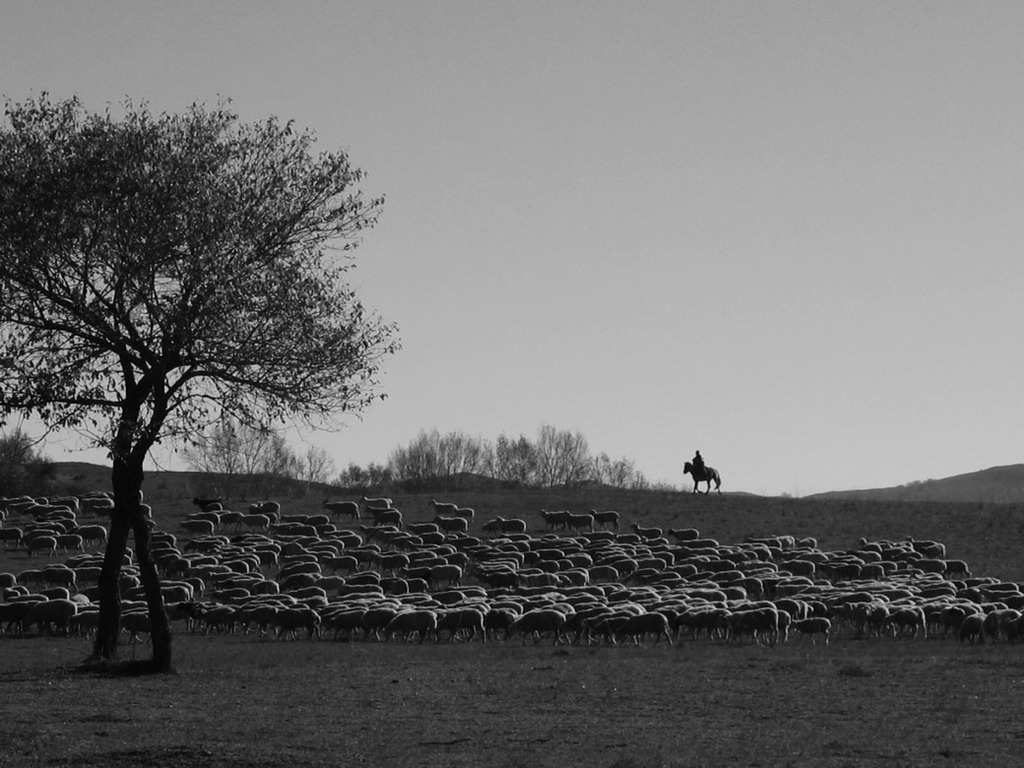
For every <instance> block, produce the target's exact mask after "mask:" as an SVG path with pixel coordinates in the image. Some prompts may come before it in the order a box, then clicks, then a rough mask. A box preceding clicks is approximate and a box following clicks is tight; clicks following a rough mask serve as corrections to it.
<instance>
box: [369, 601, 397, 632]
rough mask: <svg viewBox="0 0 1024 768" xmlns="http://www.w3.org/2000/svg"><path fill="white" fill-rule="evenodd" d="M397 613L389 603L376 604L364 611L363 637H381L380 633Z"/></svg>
mask: <svg viewBox="0 0 1024 768" xmlns="http://www.w3.org/2000/svg"><path fill="white" fill-rule="evenodd" d="M397 615H398V609H397V608H395V607H392V606H390V605H377V606H374V607H372V608H370V609H368V610H367V611H366V614H365V615H364V616H363V631H364V632H365V635H364V639H366V640H369V639H370V638H371V637H372V638H373V639H375V640H380V639H382V637H381V633H382V632H384V631H385V630H386V629H387V626H388V624H390V623H391V620H392V619H393V618H395V616H397Z"/></svg>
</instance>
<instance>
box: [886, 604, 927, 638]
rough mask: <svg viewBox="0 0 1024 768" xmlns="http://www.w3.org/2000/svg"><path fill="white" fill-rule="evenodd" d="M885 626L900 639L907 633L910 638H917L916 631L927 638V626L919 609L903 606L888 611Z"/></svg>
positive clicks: (922, 612)
mask: <svg viewBox="0 0 1024 768" xmlns="http://www.w3.org/2000/svg"><path fill="white" fill-rule="evenodd" d="M887 626H889V627H891V628H892V630H893V633H894V634H895V635H896V636H898V637H902V636H904V635H905V634H906V633H907V632H909V633H910V636H911V637H917V632H918V630H921V632H922V633H924V635H925V636H926V637H927V635H928V625H927V624H926V623H925V619H924V611H923V610H922V609H921V608H917V607H911V606H904V607H901V608H897V609H896V610H893V611H890V613H889V619H888V622H887Z"/></svg>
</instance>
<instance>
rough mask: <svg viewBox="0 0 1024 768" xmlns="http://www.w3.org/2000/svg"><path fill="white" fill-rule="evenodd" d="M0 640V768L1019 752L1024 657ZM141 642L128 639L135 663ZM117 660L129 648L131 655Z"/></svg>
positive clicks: (958, 759)
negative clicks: (106, 648)
mask: <svg viewBox="0 0 1024 768" xmlns="http://www.w3.org/2000/svg"><path fill="white" fill-rule="evenodd" d="M88 650H89V648H88V644H87V642H86V641H83V640H69V639H49V638H41V639H40V638H30V639H24V640H14V639H5V640H4V641H3V643H2V647H0V690H2V691H3V692H4V694H5V695H4V696H3V699H2V702H0V722H2V723H3V727H2V728H3V733H4V747H3V752H2V754H0V764H3V765H11V766H25V768H34V767H35V766H40V767H41V766H76V767H81V768H84V767H85V766H104V767H105V768H109V767H111V766H114V767H115V768H119V767H120V766H125V767H127V766H153V767H154V768H157V767H158V766H159V768H177V767H178V766H181V767H182V768H184V766H193V765H200V764H201V765H202V766H204V768H248V767H249V766H252V767H253V768H255V767H256V766H260V768H270V767H272V766H293V765H297V764H301V765H304V766H335V765H366V766H467V767H468V766H482V765H486V766H530V767H531V768H533V767H536V766H574V765H587V766H609V768H626V767H627V766H637V767H639V766H722V765H743V766H784V765H812V766H864V765H886V766H901V765H902V766H934V765H942V764H950V765H953V764H969V765H972V766H987V765H1001V766H1006V765H1013V764H1015V761H1017V760H1019V756H1020V754H1022V753H1024V718H1022V715H1024V695H1022V694H1024V648H1022V647H1020V646H1011V645H1005V644H1003V645H986V646H984V647H979V646H973V647H971V646H966V645H960V644H958V643H956V642H955V641H952V640H939V639H928V640H924V639H916V640H903V641H897V640H855V639H846V640H835V641H833V643H832V645H830V646H828V647H826V646H824V645H822V644H819V645H812V644H811V643H810V642H808V641H803V642H792V643H790V644H789V645H786V646H781V645H780V646H777V647H775V648H773V649H769V648H764V647H757V646H750V645H745V646H736V645H733V644H729V643H721V642H711V641H705V640H701V641H697V642H691V641H684V642H682V643H681V644H679V645H678V646H676V647H671V648H670V647H664V646H659V647H641V648H621V647H620V648H609V647H592V648H586V647H569V648H566V647H552V646H550V645H541V646H537V647H534V646H532V645H527V646H526V647H523V646H522V645H520V644H519V642H518V641H515V642H509V643H492V644H488V645H483V644H479V643H474V644H471V645H466V644H456V645H448V644H442V645H440V646H430V645H426V646H418V645H409V646H407V645H404V644H389V645H384V644H377V643H365V644H364V643H354V644H350V643H337V642H332V641H319V642H307V641H285V642H277V641H260V640H256V639H254V638H253V637H252V636H249V637H224V636H215V637H203V636H190V635H186V634H180V635H176V636H175V651H176V659H177V663H176V668H177V673H176V674H174V675H166V676H155V677H154V676H144V677H109V676H103V675H95V674H86V673H82V672H77V671H74V670H73V668H72V666H70V665H73V664H74V662H76V661H77V660H79V659H80V658H82V657H84V656H85V655H86V654H87V652H88ZM144 653H145V650H142V651H140V656H141V655H143V654H144ZM129 655H130V654H129Z"/></svg>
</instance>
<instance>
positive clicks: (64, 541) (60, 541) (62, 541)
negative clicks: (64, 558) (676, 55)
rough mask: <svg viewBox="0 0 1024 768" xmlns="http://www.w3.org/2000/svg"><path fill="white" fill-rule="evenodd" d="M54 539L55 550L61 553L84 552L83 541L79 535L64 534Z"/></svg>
mask: <svg viewBox="0 0 1024 768" xmlns="http://www.w3.org/2000/svg"><path fill="white" fill-rule="evenodd" d="M54 538H55V539H57V549H59V550H61V551H62V552H68V551H70V550H72V549H73V550H74V551H75V552H85V541H84V539H82V536H81V534H77V533H65V534H62V535H60V536H55V537H54Z"/></svg>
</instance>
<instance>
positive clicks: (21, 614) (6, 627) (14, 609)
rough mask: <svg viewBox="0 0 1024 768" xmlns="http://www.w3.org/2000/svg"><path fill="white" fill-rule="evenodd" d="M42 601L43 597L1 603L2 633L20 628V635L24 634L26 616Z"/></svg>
mask: <svg viewBox="0 0 1024 768" xmlns="http://www.w3.org/2000/svg"><path fill="white" fill-rule="evenodd" d="M26 597H27V596H26ZM41 602H43V600H42V598H36V599H34V600H29V599H26V600H24V601H22V602H8V603H0V635H3V634H6V633H7V632H10V631H11V630H13V629H15V628H16V629H17V630H18V634H19V635H21V634H24V629H25V625H24V621H25V618H26V617H27V616H28V614H29V612H30V611H31V610H32V609H33V608H35V606H36V605H38V604H40V603H41Z"/></svg>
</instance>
